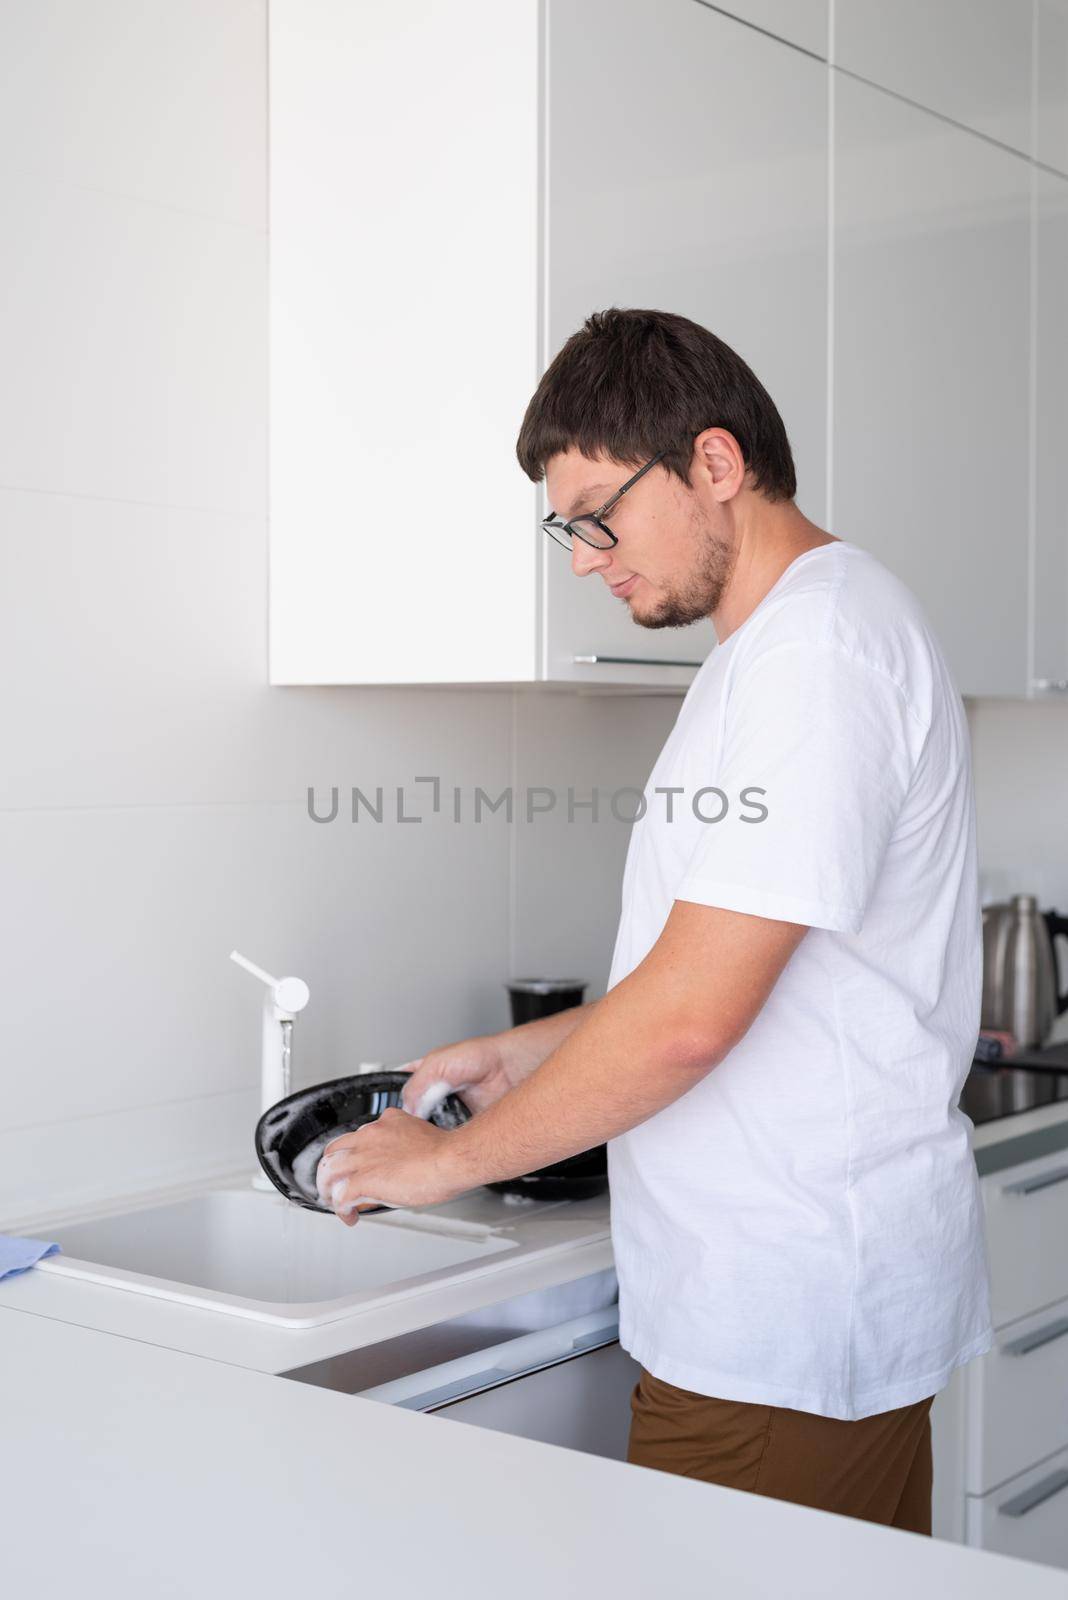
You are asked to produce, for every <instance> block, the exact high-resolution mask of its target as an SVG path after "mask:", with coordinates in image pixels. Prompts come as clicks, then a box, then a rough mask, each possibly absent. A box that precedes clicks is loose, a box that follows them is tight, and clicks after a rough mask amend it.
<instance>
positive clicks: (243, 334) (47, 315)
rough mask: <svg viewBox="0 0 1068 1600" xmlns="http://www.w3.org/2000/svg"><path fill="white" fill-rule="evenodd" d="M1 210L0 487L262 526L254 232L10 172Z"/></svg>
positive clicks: (262, 344) (259, 246)
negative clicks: (224, 516)
mask: <svg viewBox="0 0 1068 1600" xmlns="http://www.w3.org/2000/svg"><path fill="white" fill-rule="evenodd" d="M5 14H6V13H5ZM0 212H2V214H3V218H4V232H5V236H6V238H7V240H8V242H9V247H8V248H7V249H5V250H4V251H3V252H2V253H0V349H2V350H3V352H4V383H3V385H0V487H3V488H19V489H34V490H41V491H51V492H58V493H61V494H78V495H90V496H93V497H97V498H101V497H102V498H107V499H119V500H136V501H142V502H148V503H151V504H155V505H170V506H193V507H200V508H203V509H206V510H216V511H229V512H233V513H235V514H238V515H243V516H249V517H256V518H258V519H260V520H262V519H263V517H264V516H265V515H266V434H267V430H266V410H265V407H264V403H263V395H264V389H265V385H266V373H267V346H266V317H267V298H266V292H267V261H266V245H265V237H264V235H263V234H261V233H258V232H255V231H253V230H251V229H246V228H236V227H234V226H233V225H232V224H230V223H225V222H216V221H214V220H212V219H209V218H203V217H200V216H196V215H193V214H191V213H185V212H180V211H174V210H170V209H166V208H161V207H158V206H153V205H150V204H148V203H147V202H146V201H143V200H131V199H127V198H126V197H125V196H124V195H115V194H111V193H104V192H102V191H98V190H90V189H82V188H76V187H71V186H67V185H63V184H57V183H53V182H45V181H42V180H40V179H35V178H27V177H23V176H21V175H18V174H4V175H0ZM12 244H14V245H15V246H16V248H11V245H12ZM135 602H136V596H134V595H132V596H131V603H135Z"/></svg>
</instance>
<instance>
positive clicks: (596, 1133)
mask: <svg viewBox="0 0 1068 1600" xmlns="http://www.w3.org/2000/svg"><path fill="white" fill-rule="evenodd" d="M565 1017H566V1018H568V1019H570V1021H571V1025H570V1027H569V1029H568V1031H567V1033H566V1035H564V1037H562V1038H561V1040H560V1043H559V1044H558V1045H557V1047H556V1048H555V1049H554V1050H553V1051H552V1053H551V1054H550V1055H549V1056H547V1057H546V1058H545V1059H544V1060H543V1061H542V1063H541V1065H540V1066H539V1067H537V1070H532V1071H531V1073H530V1075H529V1076H527V1077H526V1078H525V1079H524V1081H523V1082H521V1083H519V1084H518V1085H517V1086H516V1088H514V1089H513V1090H512V1092H511V1093H510V1094H507V1095H505V1096H504V1097H503V1099H501V1100H499V1101H498V1102H497V1103H496V1105H493V1106H490V1107H489V1108H488V1110H486V1111H483V1112H482V1113H480V1115H479V1116H477V1117H474V1118H472V1120H471V1121H470V1122H469V1123H467V1124H465V1126H464V1127H463V1128H460V1129H457V1130H456V1132H455V1133H453V1134H451V1135H450V1136H449V1140H448V1151H447V1156H448V1159H450V1160H451V1161H453V1162H454V1163H455V1167H456V1171H457V1175H458V1176H460V1177H461V1178H464V1179H469V1180H470V1182H471V1183H472V1184H480V1183H492V1182H496V1181H497V1180H498V1179H503V1178H513V1177H518V1176H519V1175H520V1174H521V1173H524V1172H530V1171H531V1170H532V1169H534V1168H536V1167H542V1166H547V1165H549V1163H551V1162H553V1161H562V1160H563V1159H564V1158H565V1157H567V1156H572V1155H576V1154H577V1153H578V1152H579V1151H581V1150H588V1149H589V1148H590V1146H591V1145H595V1144H600V1143H601V1142H602V1140H604V1139H608V1138H613V1137H615V1135H616V1134H619V1133H624V1132H626V1131H627V1130H628V1129H629V1128H633V1127H636V1126H637V1124H638V1123H639V1122H644V1121H645V1119H646V1118H647V1117H650V1116H652V1115H653V1114H654V1113H655V1112H657V1111H659V1110H661V1109H662V1108H663V1107H664V1106H666V1105H670V1103H671V1102H672V1101H673V1100H677V1099H678V1097H679V1096H680V1095H682V1094H685V1092H686V1090H687V1089H689V1088H692V1087H693V1085H694V1084H695V1083H697V1082H698V1081H699V1080H700V1078H702V1077H704V1076H705V1074H706V1073H707V1072H708V1071H709V1070H710V1069H711V1068H712V1067H713V1066H714V1065H715V1054H714V1052H713V1053H711V1054H709V1055H708V1056H706V1057H702V1058H701V1059H700V1060H699V1061H695V1060H694V1059H693V1056H692V1052H691V1049H690V1047H689V1044H688V1043H683V1042H682V1040H683V1034H682V1030H681V1029H680V1030H679V1031H678V1033H677V1034H674V1030H673V1029H672V1028H671V1026H670V1022H669V1019H666V1018H665V1014H664V1011H663V1009H662V1008H661V1007H658V1006H657V1005H656V1004H655V1003H653V997H652V996H651V995H650V993H649V985H648V980H647V979H644V980H643V979H642V978H640V977H639V976H638V975H637V974H634V975H632V977H631V978H630V979H625V980H624V981H623V983H621V984H617V985H616V987H615V988H614V989H613V990H611V991H610V992H609V993H608V994H607V995H605V996H604V997H603V999H601V1000H599V1001H597V1002H596V1003H595V1004H593V1005H589V1006H582V1007H576V1008H575V1009H574V1011H570V1012H561V1013H559V1016H558V1017H555V1016H554V1017H546V1018H541V1019H539V1021H538V1023H535V1024H526V1025H525V1026H527V1027H537V1026H541V1024H542V1023H550V1022H552V1023H556V1022H558V1021H561V1020H562V1019H563V1018H565ZM666 1023H667V1024H668V1025H667V1026H665V1024H666ZM673 1035H674V1037H676V1038H677V1039H678V1040H679V1043H678V1045H677V1046H673V1045H672V1037H673ZM543 1040H544V1034H543V1035H541V1036H540V1038H539V1044H540V1043H542V1042H543Z"/></svg>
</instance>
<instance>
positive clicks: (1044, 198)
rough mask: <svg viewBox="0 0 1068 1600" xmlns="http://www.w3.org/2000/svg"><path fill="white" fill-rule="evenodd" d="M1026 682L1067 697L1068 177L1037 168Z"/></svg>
mask: <svg viewBox="0 0 1068 1600" xmlns="http://www.w3.org/2000/svg"><path fill="white" fill-rule="evenodd" d="M1035 206H1036V218H1035V253H1036V260H1035V440H1034V449H1035V459H1034V470H1035V539H1034V578H1033V582H1034V642H1033V655H1032V663H1031V666H1032V673H1031V675H1032V680H1033V685H1034V688H1035V690H1036V692H1037V693H1039V694H1057V695H1060V696H1065V695H1068V448H1066V443H1065V441H1066V439H1068V178H1062V177H1059V176H1058V175H1057V174H1055V173H1050V172H1042V171H1038V172H1036V173H1035Z"/></svg>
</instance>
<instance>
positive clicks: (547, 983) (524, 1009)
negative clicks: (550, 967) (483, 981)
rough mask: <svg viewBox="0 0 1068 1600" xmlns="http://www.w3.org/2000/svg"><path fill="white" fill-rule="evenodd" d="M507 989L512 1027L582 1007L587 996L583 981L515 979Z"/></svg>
mask: <svg viewBox="0 0 1068 1600" xmlns="http://www.w3.org/2000/svg"><path fill="white" fill-rule="evenodd" d="M506 988H507V990H508V997H509V1001H510V1003H511V1007H512V1025H513V1027H518V1026H519V1024H520V1023H522V1022H533V1021H534V1020H535V1018H537V1017H551V1016H552V1015H553V1014H554V1013H555V1012H557V1011H568V1010H570V1008H571V1007H572V1006H580V1005H581V1004H582V997H583V995H584V994H585V993H586V984H585V981H584V980H583V979H582V978H513V979H512V981H511V983H509V984H507V985H506Z"/></svg>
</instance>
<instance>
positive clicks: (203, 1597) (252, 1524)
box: [0, 1104, 1068, 1600]
mask: <svg viewBox="0 0 1068 1600" xmlns="http://www.w3.org/2000/svg"><path fill="white" fill-rule="evenodd" d="M1051 1138H1052V1139H1054V1140H1055V1141H1063V1142H1064V1143H1065V1144H1066V1145H1068V1104H1063V1105H1062V1104H1058V1105H1048V1106H1045V1107H1041V1108H1037V1109H1031V1110H1027V1111H1023V1112H1021V1113H1020V1114H1019V1115H1016V1116H1012V1117H1007V1118H1004V1119H1002V1120H1001V1121H996V1122H989V1123H987V1124H985V1125H984V1126H982V1127H979V1128H977V1129H976V1131H975V1134H974V1144H975V1147H976V1157H977V1160H978V1161H979V1162H980V1170H982V1165H983V1162H984V1161H987V1162H991V1161H994V1162H996V1161H1003V1160H1004V1159H1006V1158H1008V1157H1009V1155H1010V1154H1011V1155H1013V1156H1014V1158H1017V1159H1026V1151H1027V1150H1028V1149H1030V1147H1031V1145H1032V1144H1033V1143H1034V1142H1035V1141H1036V1140H1037V1141H1038V1143H1039V1145H1042V1143H1043V1141H1045V1143H1047V1144H1048V1142H1049V1140H1050V1139H1051ZM1021 1150H1023V1151H1024V1152H1025V1153H1024V1155H1023V1156H1021V1155H1020V1151H1021ZM599 1205H600V1207H601V1209H600V1211H598V1206H597V1205H594V1203H592V1202H583V1207H586V1208H588V1209H587V1210H586V1211H585V1213H583V1211H582V1207H580V1208H577V1209H578V1211H579V1215H578V1216H576V1215H575V1214H574V1211H571V1213H570V1216H569V1215H568V1213H567V1212H565V1211H564V1210H563V1208H561V1212H560V1213H559V1214H558V1216H557V1219H556V1221H555V1222H553V1221H552V1219H551V1215H550V1213H549V1211H548V1210H547V1211H546V1213H545V1214H544V1216H542V1217H541V1218H540V1219H538V1221H537V1223H536V1228H537V1229H538V1230H548V1231H542V1232H541V1233H540V1240H541V1244H542V1246H545V1248H541V1249H535V1250H533V1251H531V1252H530V1253H529V1254H528V1255H527V1260H526V1267H525V1269H524V1273H525V1276H523V1279H522V1282H521V1283H520V1282H519V1281H518V1279H517V1278H516V1277H515V1275H514V1274H513V1276H512V1280H511V1282H510V1284H509V1288H508V1292H509V1293H516V1292H519V1291H520V1290H521V1289H530V1288H536V1287H541V1286H543V1285H544V1283H545V1281H552V1282H565V1281H567V1280H568V1278H569V1277H573V1276H576V1275H578V1273H581V1272H587V1273H588V1272H591V1271H595V1270H598V1268H599V1267H602V1266H603V1265H604V1264H605V1262H606V1257H605V1253H604V1251H605V1239H606V1226H605V1225H606V1216H607V1213H606V1211H605V1210H604V1202H600V1203H599ZM532 1220H533V1219H532ZM551 1236H555V1248H552V1247H550V1238H551ZM610 1259H611V1258H610V1253H609V1254H608V1256H607V1261H608V1262H610ZM574 1269H578V1273H576V1271H575V1270H574ZM59 1287H62V1288H63V1289H64V1291H65V1294H64V1297H63V1299H62V1301H58V1300H56V1299H55V1298H54V1294H55V1291H56V1290H57V1289H58V1288H59ZM0 1291H2V1292H0V1341H2V1346H0V1347H2V1349H3V1360H2V1361H0V1416H2V1417H3V1429H2V1431H0V1485H2V1495H3V1499H2V1502H0V1503H2V1504H3V1508H4V1512H5V1515H6V1521H7V1526H8V1527H9V1529H11V1530H13V1532H12V1533H11V1534H9V1536H8V1539H7V1541H6V1548H5V1553H4V1564H3V1572H4V1577H5V1579H6V1580H7V1581H8V1582H9V1583H13V1584H14V1585H16V1586H17V1588H18V1591H19V1592H23V1591H25V1592H31V1593H33V1594H35V1595H42V1596H51V1595H53V1594H55V1595H59V1594H60V1593H62V1594H64V1595H66V1594H67V1593H69V1592H71V1591H72V1590H75V1589H77V1590H78V1591H81V1592H85V1591H86V1589H87V1588H88V1591H89V1592H90V1593H96V1592H102V1591H105V1590H106V1592H107V1593H108V1595H109V1596H110V1597H113V1600H123V1597H125V1596H127V1595H129V1596H130V1597H131V1600H132V1597H133V1596H137V1600H141V1596H142V1595H143V1594H144V1593H145V1592H146V1589H147V1590H148V1591H149V1592H152V1593H154V1594H159V1595H161V1596H190V1597H193V1596H196V1597H197V1600H214V1597H215V1596H226V1597H227V1600H233V1596H235V1595H236V1596H241V1597H243V1596H244V1595H254V1596H256V1597H257V1600H271V1597H273V1596H278V1597H282V1596H285V1597H286V1600H292V1596H293V1595H294V1594H295V1593H298V1592H307V1591H308V1590H312V1591H320V1590H321V1589H322V1588H323V1586H326V1585H330V1586H337V1587H341V1586H344V1590H345V1592H348V1591H349V1590H350V1589H352V1588H353V1586H354V1585H355V1584H357V1583H358V1584H359V1585H360V1587H361V1589H362V1588H364V1587H366V1588H367V1589H368V1590H369V1592H384V1593H392V1594H396V1595H398V1596H405V1597H407V1596H413V1597H414V1596H418V1597H419V1600H428V1597H430V1600H433V1597H434V1596H438V1597H441V1596H451V1595H462V1596H463V1597H464V1600H479V1597H480V1596H483V1595H485V1596H489V1595H491V1594H492V1595H493V1597H494V1600H499V1597H500V1595H501V1594H502V1593H507V1594H508V1595H509V1596H510V1597H514V1596H517V1597H525V1596H528V1595H529V1596H531V1597H534V1596H537V1597H538V1600H545V1596H546V1594H548V1593H551V1592H552V1591H554V1590H555V1591H559V1592H561V1593H562V1594H565V1595H573V1594H574V1595H578V1594H595V1595H596V1594H602V1593H607V1594H610V1595H611V1596H612V1597H613V1600H629V1597H631V1596H634V1597H635V1600H637V1597H638V1596H641V1597H643V1600H644V1597H645V1596H648V1595H649V1594H651V1593H654V1592H656V1593H659V1592H663V1591H667V1592H672V1591H673V1592H674V1593H675V1594H677V1595H680V1596H688V1595H693V1596H698V1595H700V1596H702V1597H706V1596H707V1595H709V1594H710V1593H711V1594H715V1593H723V1594H724V1595H725V1596H730V1600H744V1597H756V1596H761V1597H768V1600H770V1597H772V1596H774V1597H775V1600H778V1597H779V1596H781V1595H784V1594H785V1595H789V1596H790V1597H791V1600H793V1597H798V1600H817V1597H818V1600H829V1597H835V1596H842V1597H843V1600H844V1597H846V1596H848V1597H849V1600H853V1597H854V1596H855V1595H856V1594H857V1593H858V1592H863V1593H865V1595H866V1596H870V1597H872V1600H879V1597H882V1596H886V1597H887V1600H890V1597H891V1596H892V1597H893V1600H898V1596H899V1595H900V1593H901V1592H902V1590H903V1589H904V1590H905V1592H908V1593H910V1594H911V1595H913V1596H915V1597H916V1600H925V1597H927V1596H930V1597H932V1600H934V1597H937V1600H944V1597H945V1596H947V1595H958V1594H959V1595H965V1594H967V1596H968V1600H995V1597H996V1600H1002V1597H1003V1596H1004V1595H1006V1594H1010V1593H1011V1594H1012V1595H1013V1600H1054V1597H1056V1600H1068V1575H1066V1574H1065V1573H1064V1572H1061V1571H1058V1570H1055V1569H1052V1568H1045V1567H1040V1566H1036V1565H1032V1564H1030V1563H1026V1562H1018V1561H1013V1560H1010V1559H1009V1558H1006V1557H1001V1556H995V1555H991V1554H989V1553H987V1552H982V1551H975V1550H969V1549H966V1548H964V1547H962V1546H959V1545H955V1544H950V1543H946V1542H943V1541H941V1540H930V1539H923V1538H920V1537H918V1536H916V1535H912V1534H904V1533H900V1532H897V1531H894V1530H890V1529H885V1528H879V1527H875V1526H873V1525H872V1524H869V1523H863V1522H859V1521H855V1520H852V1519H849V1518H842V1517H836V1516H831V1515H829V1514H827V1513H823V1512H815V1511H811V1510H807V1509H804V1508H801V1507H797V1506H792V1505H788V1504H785V1503H783V1502H780V1501H775V1500H771V1499H767V1498H764V1497H761V1496H756V1495H747V1494H741V1493H738V1492H736V1491H733V1490H729V1489H721V1488H717V1487H712V1486H710V1485H707V1484H700V1483H695V1482H692V1481H691V1480H689V1479H685V1478H679V1477H675V1476H672V1475H669V1474H664V1473H657V1472H650V1471H647V1470H645V1469H643V1468H637V1467H630V1466H626V1465H624V1464H623V1463H620V1462H614V1461H606V1460H602V1459H600V1458H598V1457H594V1456H588V1455H583V1454H581V1453H579V1452H576V1451H570V1450H562V1449H559V1448H557V1447H555V1446H550V1445H542V1444H537V1443H533V1442H531V1441H529V1440H524V1439H518V1438H513V1437H511V1436H508V1435H504V1434H498V1433H493V1432H490V1431H487V1430H484V1429H481V1428H476V1427H471V1426H467V1425H464V1424H463V1423H459V1422H454V1421H449V1420H445V1419H443V1418H440V1417H433V1416H423V1415H419V1414H417V1413H412V1412H409V1411H404V1410H400V1409H397V1408H394V1407H391V1406H386V1405H380V1404H376V1403H374V1402H372V1401H368V1400H361V1399H358V1398H355V1397H352V1396H348V1395H345V1394H340V1393H337V1392H335V1391H333V1390H330V1389H323V1388H318V1387H315V1386H312V1385H309V1384H303V1383H292V1382H288V1381H286V1380H285V1379H281V1380H280V1379H278V1378H277V1377H275V1376H273V1375H272V1374H273V1373H275V1372H278V1371H281V1370H284V1368H285V1367H292V1366H293V1365H295V1364H296V1361H295V1360H294V1359H293V1351H294V1348H295V1347H294V1345H293V1343H292V1341H293V1340H294V1338H295V1337H297V1336H298V1335H300V1334H304V1333H305V1332H311V1333H313V1334H319V1333H322V1332H323V1331H324V1330H320V1329H316V1330H285V1329H269V1328H268V1329H263V1328H258V1329H257V1328H255V1327H253V1326H252V1325H250V1324H249V1323H247V1322H243V1323H242V1322H240V1319H236V1318H229V1317H225V1316H222V1315H220V1314H218V1313H213V1312H205V1311H197V1310H195V1309H193V1308H189V1307H173V1306H172V1307H170V1308H169V1309H170V1311H171V1312H172V1313H173V1312H178V1313H179V1314H180V1323H181V1325H182V1326H183V1327H184V1328H185V1329H186V1332H187V1333H188V1330H189V1327H190V1326H191V1324H190V1322H189V1319H192V1321H193V1322H194V1323H199V1324H203V1323H204V1321H205V1319H207V1321H208V1322H210V1323H213V1324H225V1325H226V1327H227V1329H228V1332H227V1333H226V1335H225V1336H224V1335H223V1334H222V1332H221V1329H220V1328H217V1329H216V1338H217V1340H218V1341H220V1342H218V1343H217V1344H216V1345H215V1346H214V1347H212V1341H211V1340H210V1339H208V1338H207V1335H206V1333H205V1332H204V1331H203V1328H202V1330H201V1333H200V1334H199V1335H198V1336H197V1337H198V1339H199V1342H200V1343H201V1344H202V1345H203V1346H205V1347H206V1348H207V1347H212V1353H205V1351H204V1350H202V1352H201V1353H191V1352H190V1351H189V1350H188V1349H174V1348H170V1347H169V1346H168V1345H167V1344H166V1343H165V1339H166V1338H169V1337H170V1336H171V1335H170V1330H171V1328H172V1326H174V1325H172V1324H170V1323H164V1322H163V1321H159V1320H156V1319H155V1313H154V1312H153V1311H152V1310H151V1308H152V1307H153V1306H157V1307H158V1306H159V1304H160V1303H159V1302H152V1301H150V1300H149V1299H148V1297H147V1296H144V1295H140V1294H132V1293H124V1292H122V1291H114V1290H107V1289H103V1288H101V1287H99V1286H94V1285H91V1284H84V1283H78V1282H77V1281H75V1280H61V1279H58V1278H53V1279H51V1280H49V1279H47V1278H46V1276H45V1275H44V1274H42V1273H37V1272H30V1273H27V1274H25V1275H24V1276H23V1277H21V1278H16V1279H13V1280H9V1281H8V1282H7V1283H5V1284H3V1285H2V1286H0ZM446 1299H447V1297H446ZM105 1303H109V1304H110V1310H107V1309H106V1305H105ZM428 1309H429V1308H427V1307H424V1308H423V1310H424V1311H426V1310H428ZM463 1309H467V1307H466V1306H465V1305H452V1304H449V1305H446V1304H445V1302H444V1300H443V1301H442V1303H441V1304H440V1305H438V1306H436V1307H435V1314H440V1315H441V1316H449V1315H455V1314H457V1313H458V1311H460V1310H463ZM94 1322H96V1323H98V1324H99V1323H103V1324H105V1325H104V1326H92V1325H90V1326H85V1325H83V1324H85V1323H90V1324H92V1323H94ZM235 1324H240V1326H239V1327H235ZM421 1325H425V1318H423V1320H422V1323H421ZM331 1326H336V1325H331ZM350 1331H351V1330H350ZM264 1336H265V1337H268V1338H269V1339H272V1340H280V1341H281V1344H280V1345H279V1346H278V1347H277V1349H276V1351H275V1352H274V1354H272V1355H271V1357H270V1359H268V1357H267V1355H266V1354H265V1351H264V1349H263V1348H262V1347H256V1341H257V1339H259V1338H260V1337H264ZM250 1338H251V1345H252V1347H256V1355H255V1358H254V1359H250V1358H249V1357H248V1356H247V1354H246V1355H242V1353H241V1350H240V1348H239V1346H240V1344H241V1342H242V1341H249V1340H250ZM228 1340H229V1341H231V1343H229V1344H227V1341H228ZM188 1342H189V1340H188V1338H187V1343H188ZM282 1351H284V1352H285V1356H284V1359H279V1354H280V1352H282ZM307 1359H314V1357H308V1358H307ZM257 1365H260V1366H262V1367H263V1370H260V1371H257V1370H254V1369H255V1368H256V1366H257ZM413 1534H417V1536H413ZM20 1580H21V1581H20Z"/></svg>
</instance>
